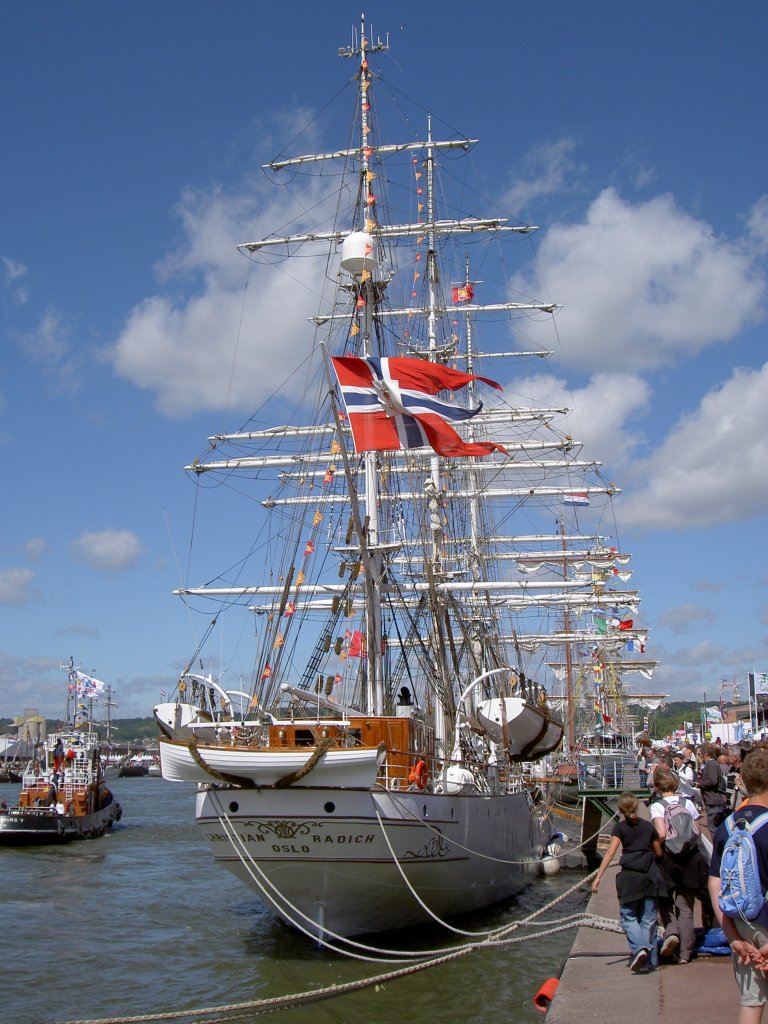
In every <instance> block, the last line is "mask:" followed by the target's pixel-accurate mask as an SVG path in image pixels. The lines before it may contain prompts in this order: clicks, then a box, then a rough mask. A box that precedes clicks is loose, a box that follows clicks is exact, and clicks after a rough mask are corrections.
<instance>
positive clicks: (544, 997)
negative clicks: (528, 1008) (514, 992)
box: [533, 978, 560, 1013]
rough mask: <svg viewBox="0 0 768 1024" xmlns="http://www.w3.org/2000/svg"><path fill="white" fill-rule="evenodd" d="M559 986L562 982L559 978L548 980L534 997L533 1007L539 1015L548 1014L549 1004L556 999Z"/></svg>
mask: <svg viewBox="0 0 768 1024" xmlns="http://www.w3.org/2000/svg"><path fill="white" fill-rule="evenodd" d="M559 984H560V982H559V980H558V979H557V978H547V980H546V981H545V982H544V983H543V985H542V986H541V988H540V989H539V991H538V992H537V993H536V995H535V996H534V997H533V1005H534V1006H535V1007H536V1009H537V1010H538V1011H539V1013H546V1012H547V1010H548V1009H549V1004H550V1003H551V1002H552V1000H553V999H554V998H555V992H557V986H558V985H559Z"/></svg>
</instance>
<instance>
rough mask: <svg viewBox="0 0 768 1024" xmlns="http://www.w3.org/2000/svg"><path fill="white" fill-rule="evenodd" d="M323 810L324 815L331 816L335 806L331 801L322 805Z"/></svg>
mask: <svg viewBox="0 0 768 1024" xmlns="http://www.w3.org/2000/svg"><path fill="white" fill-rule="evenodd" d="M323 810H324V811H325V813H326V814H333V812H334V811H335V810H336V804H334V803H331V801H330V800H329V801H328V803H327V804H324V805H323Z"/></svg>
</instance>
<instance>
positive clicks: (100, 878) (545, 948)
mask: <svg viewBox="0 0 768 1024" xmlns="http://www.w3.org/2000/svg"><path fill="white" fill-rule="evenodd" d="M18 788H19V787H18V786H9V785H4V786H2V787H0V797H3V798H4V799H5V800H7V801H8V803H12V802H14V803H15V801H16V797H17V793H18ZM111 788H112V790H113V792H114V793H115V796H116V798H117V799H118V800H119V801H120V803H121V804H122V807H123V819H122V821H121V822H120V824H119V825H117V826H116V827H115V828H114V830H113V831H112V833H111V834H109V835H107V836H105V837H103V838H101V839H96V840H88V841H83V842H76V843H70V844H69V845H66V846H63V847H58V848H46V847H40V848H37V849H34V848H33V849H0V865H2V871H1V872H0V887H1V888H0V929H1V931H0V934H1V935H2V956H3V965H2V966H3V970H2V979H3V981H2V987H0V1020H3V1021H9V1022H11V1021H12V1022H14V1024H54V1022H61V1021H69V1020H74V1019H77V1020H90V1019H95V1018H115V1019H120V1018H123V1017H128V1016H133V1015H138V1014H156V1013H161V1012H163V1011H166V1012H167V1011H171V1010H182V1009H190V1010H191V1009H197V1008H203V1007H214V1006H220V1005H222V1004H234V1003H243V1002H246V1001H248V1000H253V999H263V998H267V997H274V996H283V995H286V994H290V993H299V992H307V991H311V990H314V989H319V988H324V987H325V986H328V985H338V984H344V983H347V982H353V981H357V980H358V979H364V978H370V977H373V976H374V975H379V974H383V973H386V972H387V971H389V970H392V969H394V967H396V966H398V965H392V964H378V963H362V962H359V961H353V960H349V959H347V958H345V957H342V956H340V955H337V954H335V953H331V952H329V951H328V950H325V949H322V948H321V947H319V946H317V945H316V944H314V943H312V942H311V941H310V940H309V939H307V938H306V937H304V936H303V935H300V934H299V933H297V932H295V931H293V930H292V929H290V928H288V927H287V926H286V925H284V924H282V923H281V922H280V921H279V920H278V919H277V918H276V917H275V916H274V915H273V914H272V913H271V912H269V911H268V910H266V909H265V908H263V907H262V906H261V904H260V903H259V902H258V901H257V900H256V898H255V897H254V896H253V894H252V893H251V892H250V890H249V889H247V888H245V887H244V886H243V885H242V883H240V882H238V881H237V880H236V879H235V878H234V877H232V876H230V875H229V873H228V872H226V871H224V870H222V869H221V868H218V867H217V866H216V865H215V864H214V863H213V860H212V857H211V856H210V854H209V853H208V850H207V848H206V846H205V845H204V841H203V839H202V836H200V835H198V832H197V829H196V826H195V825H194V786H192V785H184V784H173V783H167V782H164V781H163V780H162V779H158V778H150V777H147V778H140V779H117V780H115V782H114V783H113V784H112V785H111ZM578 878H579V876H578V874H575V873H574V872H571V871H564V872H561V873H560V874H559V875H556V876H555V877H554V878H544V877H541V878H539V879H538V880H537V881H536V882H535V883H533V884H531V885H530V886H529V887H528V888H527V889H526V890H525V891H524V892H523V893H522V894H521V895H520V896H519V897H518V898H517V899H516V900H515V901H514V902H511V903H509V904H508V905H505V906H503V907H501V908H499V907H496V908H493V909H491V910H487V911H484V912H482V913H475V914H473V915H471V916H469V917H465V918H463V919H462V920H461V921H460V922H458V923H459V924H460V925H461V927H462V928H464V929H466V930H467V931H480V930H482V929H488V928H492V927H500V926H502V925H504V924H506V923H509V922H512V921H514V920H515V919H518V918H521V917H525V916H526V915H527V914H530V913H531V912H532V911H533V910H535V909H537V908H539V907H541V906H543V905H544V904H546V903H548V902H549V901H551V900H552V899H554V898H555V897H556V896H558V895H559V894H560V893H562V892H564V891H565V890H566V889H569V888H570V887H571V886H573V885H575V884H576V883H577V882H578ZM585 905H586V894H583V893H580V892H577V893H574V894H573V895H571V896H569V897H568V899H567V900H566V901H564V902H562V903H560V904H559V905H558V906H557V908H556V909H555V910H554V911H552V912H550V913H547V914H546V915H544V917H545V918H546V919H547V920H555V919H559V918H560V917H561V916H562V915H567V914H572V913H576V912H578V911H580V910H582V909H583V908H584V906H585ZM526 934H528V933H527V932H526ZM573 938H574V932H573V931H567V932H563V933H560V934H558V935H551V936H548V937H546V938H531V939H530V940H529V941H526V942H525V943H523V944H521V945H515V946H508V947H505V948H495V949H483V950H478V951H474V952H470V953H468V954H466V955H464V956H461V957H459V958H458V959H455V960H453V961H451V962H450V963H447V964H444V965H441V966H436V967H430V968H429V969H427V970H423V971H420V972H418V973H415V974H411V975H408V976H406V977H404V978H398V979H396V980H393V981H388V982H387V983H386V984H384V985H379V986H370V987H366V988H363V989H361V990H358V991H355V992H354V993H352V994H349V995H344V996H337V997H334V998H332V999H328V1000H324V1001H321V1002H314V1003H308V1004H305V1005H302V1006H295V1007H292V1008H290V1009H287V1010H283V1011H281V1012H280V1014H279V1016H278V1017H277V1018H273V1019H279V1020H281V1021H283V1022H285V1024H309V1022H310V1021H311V1022H312V1024H326V1022H327V1024H346V1022H354V1024H369V1022H370V1024H374V1022H375V1024H389V1022H392V1024H400V1022H402V1021H409V1022H414V1024H432V1022H433V1021H456V1022H457V1024H487V1022H488V1021H489V1020H493V1019H495V1018H496V1017H498V1018H499V1019H503V1020H504V1021H505V1024H532V1022H534V1021H541V1020H542V1018H541V1016H540V1014H539V1013H537V1012H536V1010H535V1009H534V1007H533V1003H532V1000H533V996H534V995H535V993H536V991H537V990H538V988H539V985H540V984H541V982H542V981H544V980H545V979H546V978H549V977H552V976H557V975H558V974H559V972H560V967H561V965H562V962H563V960H564V959H565V957H566V956H567V954H568V951H569V950H570V947H571V944H572V942H573ZM377 939H378V937H376V938H374V939H373V940H372V941H371V944H372V945H379V942H378V941H377ZM457 941H466V940H460V939H457V937H455V936H450V935H447V934H446V932H445V931H444V930H443V929H441V928H439V927H437V926H434V927H425V928H423V929H419V930H418V932H414V931H413V930H411V932H410V934H409V935H407V936H403V935H402V934H401V933H390V934H389V935H387V936H385V937H383V941H382V943H381V944H382V945H386V946H388V947H390V948H393V947H395V946H398V947H399V945H400V944H402V943H404V942H407V943H408V946H409V948H417V949H423V948H428V949H433V948H437V947H441V946H445V945H453V944H455V943H456V942H457ZM212 1016H213V1015H204V1019H205V1020H206V1021H209V1020H210V1019H211V1017H212ZM237 1019H238V1020H240V1021H245V1022H246V1024H248V1022H250V1021H255V1020H257V1019H258V1020H263V1019H264V1017H263V1015H258V1014H255V1013H254V1012H245V1013H242V1014H239V1015H238V1016H237Z"/></svg>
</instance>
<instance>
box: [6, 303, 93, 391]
mask: <svg viewBox="0 0 768 1024" xmlns="http://www.w3.org/2000/svg"><path fill="white" fill-rule="evenodd" d="M20 344H21V348H22V349H23V351H24V352H25V353H26V354H27V355H28V356H29V357H30V358H31V359H32V360H34V362H35V363H37V364H38V365H39V366H41V367H42V368H43V370H44V372H45V374H46V376H47V377H48V378H50V379H51V380H53V381H54V382H55V385H56V387H57V388H59V389H60V390H62V391H66V392H69V393H74V392H76V391H77V389H78V388H79V386H80V381H79V372H80V359H81V357H80V355H78V353H76V352H75V351H74V350H73V348H72V345H71V331H70V328H69V327H68V326H67V325H66V324H65V323H64V320H63V319H62V317H61V316H60V315H59V314H58V313H55V312H48V313H46V314H45V316H43V317H42V319H41V320H40V323H39V324H38V325H37V327H36V329H35V330H34V331H30V332H28V333H27V334H24V335H22V336H21V338H20Z"/></svg>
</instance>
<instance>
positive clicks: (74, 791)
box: [0, 659, 122, 846]
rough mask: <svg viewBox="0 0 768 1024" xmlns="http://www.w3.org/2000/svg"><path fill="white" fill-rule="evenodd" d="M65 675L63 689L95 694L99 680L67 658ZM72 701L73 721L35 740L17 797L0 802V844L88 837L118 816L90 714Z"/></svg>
mask: <svg viewBox="0 0 768 1024" xmlns="http://www.w3.org/2000/svg"><path fill="white" fill-rule="evenodd" d="M68 675H69V686H68V695H71V696H72V695H74V696H79V697H86V698H87V699H88V698H90V700H92V699H93V698H94V697H95V696H98V695H99V692H100V688H101V687H102V684H101V683H99V681H98V680H94V679H93V677H91V676H86V675H85V674H84V673H82V672H79V671H78V670H76V669H75V668H74V666H73V664H72V661H71V659H70V663H69V666H68ZM69 703H70V701H68V704H69ZM72 703H73V705H74V707H75V709H76V713H75V715H74V719H73V722H72V724H69V725H67V726H65V727H64V728H63V729H61V730H59V731H57V732H54V733H51V734H50V735H49V736H48V737H47V738H46V739H45V740H44V741H43V742H42V743H41V744H40V745H38V747H37V748H36V750H35V756H34V757H33V758H32V760H30V762H29V763H28V764H27V766H26V768H25V769H24V771H23V773H22V778H21V783H22V785H21V792H20V794H19V800H18V803H17V804H16V805H15V806H12V807H9V806H7V805H6V802H5V801H4V800H3V801H2V803H0V845H3V846H32V845H42V844H53V843H66V842H69V841H70V840H72V839H93V838H96V837H97V836H101V835H103V834H104V833H105V832H106V831H108V830H109V829H110V828H111V827H112V825H113V824H114V823H115V822H116V821H119V820H120V818H121V816H122V808H121V807H120V804H119V803H118V802H117V801H116V800H115V798H114V796H113V795H112V793H111V792H110V790H109V789H108V788H107V785H106V783H105V781H104V770H103V766H102V761H101V751H100V746H99V738H98V734H97V732H96V731H95V730H94V728H93V725H92V723H91V720H90V716H89V717H88V718H87V719H85V718H83V716H81V715H80V714H79V713H77V702H76V701H74V702H72ZM67 717H68V718H69V707H68V714H67Z"/></svg>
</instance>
